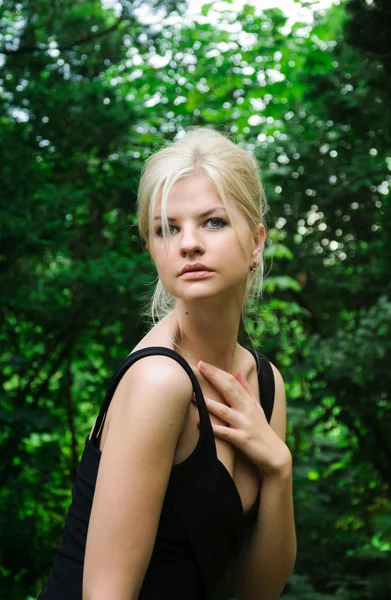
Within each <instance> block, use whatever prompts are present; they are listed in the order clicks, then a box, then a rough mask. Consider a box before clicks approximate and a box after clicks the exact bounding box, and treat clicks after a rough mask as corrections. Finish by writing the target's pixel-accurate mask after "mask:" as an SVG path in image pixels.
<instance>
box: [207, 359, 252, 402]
mask: <svg viewBox="0 0 391 600" xmlns="http://www.w3.org/2000/svg"><path fill="white" fill-rule="evenodd" d="M197 368H198V369H199V370H200V373H202V375H203V376H204V377H205V378H207V379H208V380H209V381H210V382H211V383H212V384H213V385H214V386H215V387H216V388H217V389H218V390H219V392H221V394H222V395H223V396H224V398H225V399H226V400H227V402H228V404H229V405H230V406H235V407H237V408H240V407H241V406H243V402H244V398H243V391H244V390H243V386H241V385H240V383H239V381H237V379H235V377H234V376H233V375H231V373H227V371H223V370H222V369H219V368H218V367H215V366H214V365H210V364H208V363H204V362H203V361H201V360H200V361H199V363H198V364H197Z"/></svg>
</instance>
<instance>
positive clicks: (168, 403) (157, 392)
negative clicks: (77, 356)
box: [112, 354, 193, 413]
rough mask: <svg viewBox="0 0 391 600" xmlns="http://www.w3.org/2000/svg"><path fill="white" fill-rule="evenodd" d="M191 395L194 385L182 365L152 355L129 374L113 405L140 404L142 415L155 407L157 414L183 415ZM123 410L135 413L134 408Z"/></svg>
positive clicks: (140, 360)
mask: <svg viewBox="0 0 391 600" xmlns="http://www.w3.org/2000/svg"><path fill="white" fill-rule="evenodd" d="M192 393H193V384H192V382H191V379H190V377H189V375H188V374H187V373H186V371H185V369H184V368H183V367H182V365H180V364H179V363H178V362H177V361H176V360H175V359H173V358H170V357H169V356H165V355H161V354H153V355H149V356H144V357H142V358H139V359H138V360H137V361H136V362H134V363H133V364H132V365H131V367H130V368H129V369H128V370H127V371H126V373H125V374H124V375H123V377H122V379H121V381H120V383H119V385H118V387H117V389H116V391H115V394H114V397H113V400H112V404H113V405H114V406H118V407H119V406H120V405H123V404H125V405H128V404H129V403H130V404H132V403H135V402H137V404H141V405H142V406H139V407H138V410H141V411H142V410H143V408H142V407H145V409H148V405H149V404H150V403H152V404H153V405H154V410H156V411H157V413H160V412H161V411H163V412H164V411H166V412H169V411H171V410H174V411H175V409H177V411H179V413H182V412H183V410H184V409H185V408H187V407H188V406H189V404H190V401H191V396H192ZM122 409H126V412H127V411H128V410H132V411H133V407H132V406H126V407H125V406H122ZM113 412H114V411H113ZM121 412H122V410H121Z"/></svg>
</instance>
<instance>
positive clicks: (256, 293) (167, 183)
mask: <svg viewBox="0 0 391 600" xmlns="http://www.w3.org/2000/svg"><path fill="white" fill-rule="evenodd" d="M191 175H199V176H201V177H205V178H208V179H209V180H210V181H211V182H212V183H213V184H214V186H215V188H216V190H217V192H218V194H219V195H220V197H221V200H222V202H223V204H224V206H225V209H226V211H227V213H228V216H229V218H230V220H231V223H232V227H233V229H234V231H235V234H236V236H237V238H238V241H239V244H240V245H241V247H242V248H243V245H242V241H241V240H240V237H239V235H238V232H237V230H236V228H235V225H234V223H233V221H232V219H231V212H230V208H229V205H228V202H227V197H229V198H230V199H232V200H234V201H235V202H236V205H237V207H238V209H239V210H240V211H241V212H242V214H243V216H244V217H245V219H246V221H247V223H248V225H249V227H250V228H251V230H252V231H254V230H255V228H258V227H259V225H260V224H261V223H263V224H264V226H265V227H266V223H265V220H266V214H267V212H268V205H267V201H266V197H265V193H264V189H263V185H262V181H261V177H260V173H259V166H258V164H257V162H256V160H255V159H254V158H253V157H252V156H251V155H250V154H249V153H248V152H246V151H245V150H243V149H242V148H240V147H239V146H237V145H236V144H234V143H233V142H232V141H231V140H229V139H228V137H227V134H222V133H219V132H217V131H215V130H214V129H211V128H208V127H199V128H195V129H192V130H190V131H189V130H188V131H187V132H186V133H185V135H183V137H181V138H180V139H179V140H177V141H175V142H171V143H167V144H166V145H165V146H163V147H162V148H161V149H160V150H158V151H157V152H156V153H155V154H152V155H151V156H149V157H148V158H147V160H146V161H145V162H144V165H143V167H142V171H141V179H140V184H139V190H138V199H137V213H138V229H139V233H140V236H141V238H142V239H143V240H144V242H145V244H146V248H147V249H148V250H149V248H152V247H153V235H154V229H153V215H154V211H155V207H156V204H157V202H158V201H159V199H160V197H161V217H162V222H161V227H162V233H163V237H164V239H165V240H167V238H168V237H169V235H170V233H169V224H168V220H167V200H168V195H169V193H170V190H171V188H172V186H173V185H174V183H176V182H177V181H178V180H179V179H181V178H183V177H189V176H191ZM165 243H167V242H165ZM263 276H264V259H263V255H262V256H261V260H260V262H259V265H258V266H257V269H256V271H255V273H254V274H250V272H249V276H248V278H247V284H246V292H245V298H244V303H243V308H242V313H241V314H242V320H243V324H244V321H245V315H246V313H249V312H252V310H251V308H250V306H249V304H251V302H250V301H251V300H252V299H253V300H257V299H258V298H259V297H260V296H261V295H262V282H263ZM175 301H176V299H175V297H174V296H172V295H171V294H169V293H168V292H167V290H166V289H165V288H164V287H163V284H162V282H161V281H160V279H159V278H158V281H157V285H156V287H155V290H154V293H153V296H152V298H150V299H149V300H148V302H147V304H146V305H145V309H144V311H143V312H142V316H145V317H149V319H150V320H151V321H152V323H151V325H155V324H156V323H157V322H159V321H161V320H162V319H163V318H164V317H166V316H167V315H168V314H169V313H170V312H171V311H172V310H173V309H174V307H175ZM253 304H254V303H253ZM246 309H247V310H246ZM246 332H247V330H246ZM247 334H248V332H247ZM248 335H249V334H248Z"/></svg>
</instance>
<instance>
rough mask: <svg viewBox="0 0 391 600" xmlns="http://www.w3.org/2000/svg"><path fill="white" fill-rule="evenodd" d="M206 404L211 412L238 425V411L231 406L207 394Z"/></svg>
mask: <svg viewBox="0 0 391 600" xmlns="http://www.w3.org/2000/svg"><path fill="white" fill-rule="evenodd" d="M205 404H206V407H207V409H208V411H209V412H211V413H213V414H214V415H215V416H216V417H219V419H221V420H222V421H225V423H228V424H230V425H238V413H237V411H236V410H233V409H232V408H231V407H230V406H227V405H226V404H223V403H222V402H217V400H213V399H212V398H208V397H207V396H205Z"/></svg>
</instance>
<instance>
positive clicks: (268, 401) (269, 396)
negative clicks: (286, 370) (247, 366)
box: [248, 348, 275, 423]
mask: <svg viewBox="0 0 391 600" xmlns="http://www.w3.org/2000/svg"><path fill="white" fill-rule="evenodd" d="M248 350H250V352H251V354H252V355H253V356H254V358H255V360H256V362H257V365H258V370H257V372H258V381H259V393H260V401H261V405H262V408H263V410H264V411H265V416H266V419H267V422H268V423H270V419H271V416H272V413H273V407H274V395H275V381H274V373H273V369H272V366H271V364H270V361H269V360H268V359H267V358H266V356H264V355H263V354H261V353H260V352H255V351H254V350H252V349H251V348H248Z"/></svg>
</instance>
